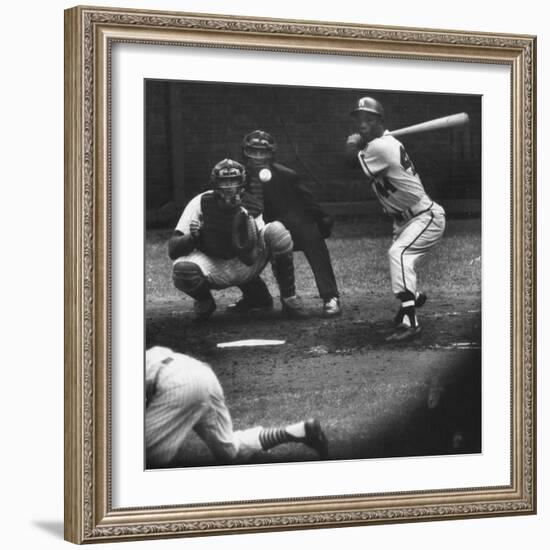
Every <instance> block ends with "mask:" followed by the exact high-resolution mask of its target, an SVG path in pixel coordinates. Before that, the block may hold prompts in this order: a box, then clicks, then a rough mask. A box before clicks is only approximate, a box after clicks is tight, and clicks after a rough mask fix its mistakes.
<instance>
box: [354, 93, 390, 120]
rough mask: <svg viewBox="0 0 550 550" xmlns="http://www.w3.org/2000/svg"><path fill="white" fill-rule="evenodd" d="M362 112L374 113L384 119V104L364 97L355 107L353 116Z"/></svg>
mask: <svg viewBox="0 0 550 550" xmlns="http://www.w3.org/2000/svg"><path fill="white" fill-rule="evenodd" d="M360 111H365V112H367V113H374V114H375V115H378V116H379V117H380V118H384V108H383V107H382V104H381V103H380V102H379V101H377V100H376V99H374V98H373V97H362V98H361V99H360V100H359V101H358V102H357V105H356V107H355V109H354V110H353V111H352V112H351V114H352V115H353V114H355V113H358V112H360Z"/></svg>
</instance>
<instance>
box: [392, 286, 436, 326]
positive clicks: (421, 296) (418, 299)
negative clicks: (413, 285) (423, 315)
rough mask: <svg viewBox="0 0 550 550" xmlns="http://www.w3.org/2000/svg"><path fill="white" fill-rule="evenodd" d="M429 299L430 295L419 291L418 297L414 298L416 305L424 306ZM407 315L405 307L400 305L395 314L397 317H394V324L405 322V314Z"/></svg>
mask: <svg viewBox="0 0 550 550" xmlns="http://www.w3.org/2000/svg"><path fill="white" fill-rule="evenodd" d="M427 299H428V296H427V295H426V294H424V292H419V293H418V295H417V296H416V299H415V300H414V307H422V306H423V305H424V304H425V303H426V300H427ZM404 315H405V312H404V311H403V308H402V307H400V308H399V310H398V311H397V313H396V314H395V317H394V318H393V324H394V325H395V326H396V327H397V326H399V325H400V324H401V323H402V322H403V316H404Z"/></svg>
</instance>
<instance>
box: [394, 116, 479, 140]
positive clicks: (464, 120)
mask: <svg viewBox="0 0 550 550" xmlns="http://www.w3.org/2000/svg"><path fill="white" fill-rule="evenodd" d="M469 121H470V118H469V117H468V113H457V114H456V115H449V116H444V117H441V118H434V119H433V120H427V121H426V122H421V123H420V124H413V125H412V126H407V127H405V128H399V130H393V132H389V134H390V135H391V136H404V135H405V134H418V133H420V132H429V131H432V130H442V129H443V128H458V127H459V126H465V125H466V124H468V122H469Z"/></svg>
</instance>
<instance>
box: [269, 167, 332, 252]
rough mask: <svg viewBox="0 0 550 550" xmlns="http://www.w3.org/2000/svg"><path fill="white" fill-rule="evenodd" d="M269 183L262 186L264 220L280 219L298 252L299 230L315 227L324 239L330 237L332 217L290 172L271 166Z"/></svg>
mask: <svg viewBox="0 0 550 550" xmlns="http://www.w3.org/2000/svg"><path fill="white" fill-rule="evenodd" d="M269 168H270V170H271V174H272V177H271V180H270V181H268V182H265V183H264V186H263V193H264V220H265V222H266V223H269V222H272V221H275V220H279V221H281V222H282V223H283V224H284V225H285V227H286V228H287V229H288V230H289V231H290V233H291V235H292V237H293V239H294V241H295V242H294V244H295V249H301V248H302V243H301V242H300V240H301V239H300V233H301V228H303V227H304V225H309V224H312V223H313V224H316V225H317V226H318V228H319V232H320V233H321V236H322V237H323V238H327V237H328V236H329V235H330V230H331V228H332V223H333V222H332V218H331V217H330V216H328V215H327V214H326V213H325V212H324V211H323V210H322V209H321V207H320V205H319V203H317V201H316V200H315V199H314V198H313V195H312V194H311V192H310V191H309V189H308V188H307V187H306V185H305V183H304V182H303V181H301V179H300V176H299V175H298V174H297V173H296V172H295V171H294V170H292V169H290V168H288V167H287V166H284V165H282V164H279V163H277V162H275V163H273V164H271V166H270V167H269Z"/></svg>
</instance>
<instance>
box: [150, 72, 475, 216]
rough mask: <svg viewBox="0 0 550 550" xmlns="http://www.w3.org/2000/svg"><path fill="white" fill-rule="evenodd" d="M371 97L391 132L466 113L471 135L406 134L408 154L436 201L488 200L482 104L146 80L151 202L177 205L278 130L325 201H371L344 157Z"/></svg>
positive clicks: (471, 99)
mask: <svg viewBox="0 0 550 550" xmlns="http://www.w3.org/2000/svg"><path fill="white" fill-rule="evenodd" d="M363 95H372V96H373V97H376V98H377V99H378V100H380V101H381V102H382V104H383V105H384V108H385V111H386V117H385V118H386V125H387V127H388V128H389V129H397V128H401V127H403V126H409V125H411V124H416V123H419V122H423V121H426V120H429V119H433V118H438V117H442V116H446V115H449V114H453V113H458V112H462V111H465V112H467V113H468V114H469V115H470V120H471V123H470V125H469V127H467V128H465V129H458V130H457V129H455V130H440V131H434V132H427V133H423V134H417V135H413V136H403V137H402V138H400V140H401V141H402V142H403V144H404V145H405V147H406V149H407V151H408V153H409V156H410V157H411V158H412V160H413V162H414V163H415V166H416V169H417V170H418V172H419V173H420V175H421V177H422V180H423V182H424V185H425V187H426V189H427V190H428V192H429V193H430V194H431V195H432V196H433V198H435V199H436V200H437V199H439V200H442V202H445V200H447V201H449V200H452V199H472V198H473V199H479V198H480V196H481V98H480V97H479V96H468V95H456V94H452V95H451V94H426V93H408V92H407V93H405V92H378V91H376V90H341V89H334V88H322V89H320V88H302V87H292V86H258V85H246V84H211V83H200V82H166V81H147V82H146V110H145V116H146V201H147V209H148V210H155V209H158V208H160V207H162V206H163V205H166V204H169V203H175V205H176V206H177V207H178V208H179V207H181V206H183V205H185V203H186V202H187V201H188V200H189V199H190V198H192V197H193V196H194V195H195V194H197V193H199V192H201V191H202V190H204V188H205V187H206V186H207V185H208V177H209V174H210V170H211V169H212V166H213V165H214V164H215V163H216V162H218V161H219V160H221V159H223V158H227V157H229V158H234V159H235V160H239V159H240V149H241V147H240V144H241V140H242V138H243V136H244V135H245V134H246V133H248V132H250V131H251V130H255V129H258V128H261V129H264V130H267V131H269V132H271V133H272V134H273V135H274V137H275V139H276V140H277V142H278V145H279V151H278V155H277V157H278V160H279V161H280V162H282V163H284V164H287V165H288V166H291V167H293V168H295V169H296V170H298V171H299V172H302V173H305V174H307V175H308V177H309V179H310V180H311V185H312V190H313V191H314V193H315V194H316V196H317V197H318V199H319V200H320V201H328V202H330V201H338V202H341V201H359V200H367V199H369V198H372V195H370V191H369V189H368V186H366V185H365V184H364V180H363V178H362V177H361V173H360V172H359V171H355V170H350V169H349V168H347V167H346V166H345V163H344V159H343V145H344V141H345V138H346V136H347V135H348V134H349V133H350V132H351V121H350V117H349V112H350V111H351V109H352V108H353V106H354V104H355V101H356V100H357V99H358V98H359V97H361V96H363Z"/></svg>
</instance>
